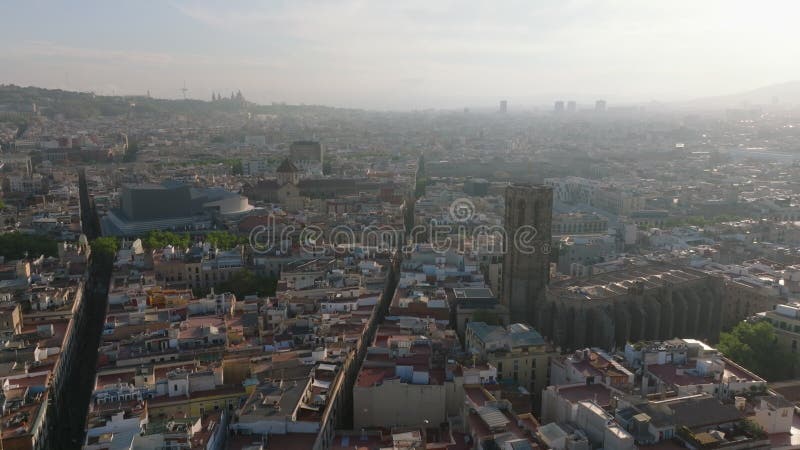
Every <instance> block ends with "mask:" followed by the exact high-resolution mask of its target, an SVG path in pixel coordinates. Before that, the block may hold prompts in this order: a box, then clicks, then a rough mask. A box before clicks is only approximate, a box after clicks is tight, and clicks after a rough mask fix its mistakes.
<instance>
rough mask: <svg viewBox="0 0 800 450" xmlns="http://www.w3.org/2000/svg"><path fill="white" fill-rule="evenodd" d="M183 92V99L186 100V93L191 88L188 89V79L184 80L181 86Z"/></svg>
mask: <svg viewBox="0 0 800 450" xmlns="http://www.w3.org/2000/svg"><path fill="white" fill-rule="evenodd" d="M181 92H183V99H184V100H186V93H187V92H189V89H186V80H183V87H182V88H181Z"/></svg>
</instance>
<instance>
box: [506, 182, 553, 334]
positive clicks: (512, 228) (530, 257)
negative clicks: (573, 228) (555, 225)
mask: <svg viewBox="0 0 800 450" xmlns="http://www.w3.org/2000/svg"><path fill="white" fill-rule="evenodd" d="M505 199H506V206H505V230H506V236H507V242H506V248H505V250H506V254H505V259H504V261H503V293H502V299H503V304H505V305H506V307H507V308H508V310H509V313H510V316H511V318H512V320H515V321H520V322H523V321H524V322H528V323H529V324H531V325H533V326H534V327H538V325H539V323H540V322H539V321H540V319H541V317H540V316H541V314H540V310H541V308H542V306H543V305H544V303H545V301H546V296H547V283H548V281H549V278H550V255H549V245H550V233H551V226H552V216H553V189H552V188H551V187H549V186H543V185H529V184H512V185H510V186H508V187H507V188H506V192H505ZM526 232H527V237H526V236H525V234H526ZM528 238H530V239H528Z"/></svg>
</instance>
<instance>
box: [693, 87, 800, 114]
mask: <svg viewBox="0 0 800 450" xmlns="http://www.w3.org/2000/svg"><path fill="white" fill-rule="evenodd" d="M775 100H777V102H778V104H779V105H794V106H797V105H800V81H788V82H786V83H779V84H771V85H769V86H764V87H760V88H758V89H753V90H750V91H745V92H740V93H737V94H731V95H721V96H717V97H704V98H698V99H695V100H691V101H688V102H686V103H685V104H686V105H687V106H693V107H703V108H739V107H743V106H764V105H772V104H773V103H774V101H775Z"/></svg>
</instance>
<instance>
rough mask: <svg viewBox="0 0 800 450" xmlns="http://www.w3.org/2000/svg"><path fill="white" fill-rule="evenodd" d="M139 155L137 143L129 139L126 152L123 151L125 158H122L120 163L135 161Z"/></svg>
mask: <svg viewBox="0 0 800 450" xmlns="http://www.w3.org/2000/svg"><path fill="white" fill-rule="evenodd" d="M138 153H139V142H138V141H136V140H134V139H131V140H130V141H128V150H127V151H125V156H123V157H122V162H134V161H136V155H137V154H138Z"/></svg>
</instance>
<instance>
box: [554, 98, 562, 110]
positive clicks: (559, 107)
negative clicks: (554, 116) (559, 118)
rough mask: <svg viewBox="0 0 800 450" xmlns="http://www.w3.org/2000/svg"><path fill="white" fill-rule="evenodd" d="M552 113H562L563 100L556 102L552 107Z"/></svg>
mask: <svg viewBox="0 0 800 450" xmlns="http://www.w3.org/2000/svg"><path fill="white" fill-rule="evenodd" d="M553 111H555V112H557V113H560V112H563V111H564V100H557V101H556V104H555V106H553Z"/></svg>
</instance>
